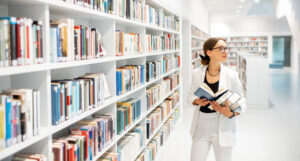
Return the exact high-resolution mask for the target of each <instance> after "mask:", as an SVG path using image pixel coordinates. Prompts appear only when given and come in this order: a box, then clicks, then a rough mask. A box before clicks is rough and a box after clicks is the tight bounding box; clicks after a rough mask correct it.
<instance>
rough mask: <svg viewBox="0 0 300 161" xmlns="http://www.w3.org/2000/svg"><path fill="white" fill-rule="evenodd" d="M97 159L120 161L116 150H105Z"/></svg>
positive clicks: (101, 160) (99, 160) (100, 160)
mask: <svg viewBox="0 0 300 161" xmlns="http://www.w3.org/2000/svg"><path fill="white" fill-rule="evenodd" d="M97 161H120V154H119V153H116V152H106V153H104V154H103V155H102V156H101V157H100V158H99V159H97Z"/></svg>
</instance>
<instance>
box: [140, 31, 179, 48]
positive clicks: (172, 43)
mask: <svg viewBox="0 0 300 161" xmlns="http://www.w3.org/2000/svg"><path fill="white" fill-rule="evenodd" d="M179 48H180V42H179V38H178V37H177V36H174V35H171V34H166V33H165V34H164V35H151V34H146V35H145V36H144V52H145V53H152V52H161V51H170V50H179Z"/></svg>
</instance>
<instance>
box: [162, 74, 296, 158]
mask: <svg viewBox="0 0 300 161" xmlns="http://www.w3.org/2000/svg"><path fill="white" fill-rule="evenodd" d="M269 99H270V108H269V109H268V110H253V109H248V110H247V112H246V113H245V114H244V116H243V117H240V119H239V120H238V122H237V128H238V129H237V130H238V133H237V145H236V146H235V147H234V149H233V160H232V161H300V150H299V149H300V126H299V125H300V106H299V105H300V79H299V75H297V74H294V73H293V72H291V71H288V70H272V71H271V72H270V97H269ZM192 112H193V111H191V110H184V115H183V121H182V124H180V125H179V128H177V129H175V130H176V131H175V133H174V135H173V136H172V137H171V138H170V140H169V142H168V144H167V148H168V150H167V152H166V154H165V155H164V157H162V159H159V161H189V160H190V159H189V154H190V146H191V140H190V139H189V137H188V136H189V135H188V133H187V127H188V126H187V125H189V123H190V117H188V116H190V115H191V114H192ZM157 161H158V160H157ZM207 161H215V159H214V154H213V151H212V150H211V151H210V153H209V157H208V159H207Z"/></svg>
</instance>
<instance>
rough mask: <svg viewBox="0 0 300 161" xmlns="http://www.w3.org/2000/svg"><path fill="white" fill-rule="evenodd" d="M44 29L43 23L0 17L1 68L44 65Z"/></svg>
mask: <svg viewBox="0 0 300 161" xmlns="http://www.w3.org/2000/svg"><path fill="white" fill-rule="evenodd" d="M42 29H43V25H42V22H41V21H33V20H32V19H29V18H20V17H0V67H9V66H23V65H31V64H39V63H43V62H44V59H43V41H42V40H43V30H42Z"/></svg>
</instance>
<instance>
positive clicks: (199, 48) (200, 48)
mask: <svg viewBox="0 0 300 161" xmlns="http://www.w3.org/2000/svg"><path fill="white" fill-rule="evenodd" d="M192 50H202V47H195V48H192Z"/></svg>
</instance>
